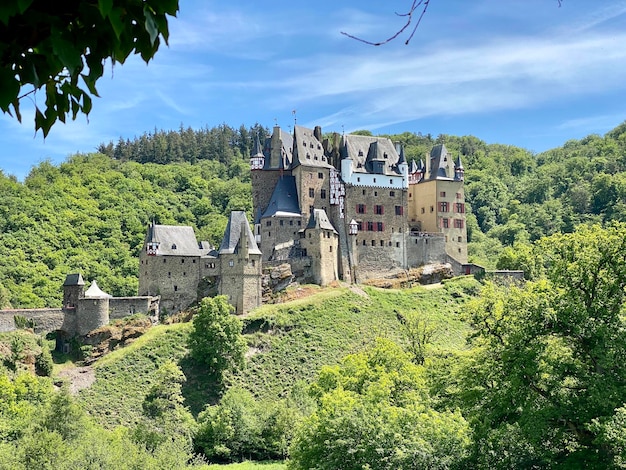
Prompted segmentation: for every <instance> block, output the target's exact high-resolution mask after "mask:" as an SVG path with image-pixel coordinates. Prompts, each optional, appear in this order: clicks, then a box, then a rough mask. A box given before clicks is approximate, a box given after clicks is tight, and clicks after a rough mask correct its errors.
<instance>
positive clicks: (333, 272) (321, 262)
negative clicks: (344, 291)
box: [300, 209, 339, 286]
mask: <svg viewBox="0 0 626 470" xmlns="http://www.w3.org/2000/svg"><path fill="white" fill-rule="evenodd" d="M303 235H304V237H303V238H302V239H301V241H300V243H301V245H302V246H303V248H304V249H306V253H307V255H308V256H309V257H310V258H311V271H312V275H313V280H314V282H315V283H316V284H319V285H321V286H325V285H328V284H330V283H331V282H332V281H336V280H338V279H339V266H338V259H339V254H338V250H339V234H338V233H337V230H335V227H333V225H332V224H331V223H330V220H329V219H328V216H327V215H326V212H325V211H324V210H323V209H314V210H313V212H312V213H311V217H310V218H309V223H308V224H307V226H306V228H305V229H304V232H303Z"/></svg>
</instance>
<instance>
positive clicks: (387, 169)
mask: <svg viewBox="0 0 626 470" xmlns="http://www.w3.org/2000/svg"><path fill="white" fill-rule="evenodd" d="M342 147H343V148H342V152H341V155H342V157H343V158H349V159H350V160H352V171H353V172H355V173H370V172H372V163H373V162H374V161H382V162H384V166H383V173H382V174H384V175H390V176H393V175H398V174H400V173H399V172H398V170H397V165H398V163H401V161H400V156H399V155H398V152H397V151H396V147H395V145H394V144H393V143H392V142H391V140H389V139H387V138H385V137H371V136H366V135H354V134H349V135H345V136H343V145H342Z"/></svg>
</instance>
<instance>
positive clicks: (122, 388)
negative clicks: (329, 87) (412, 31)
mask: <svg viewBox="0 0 626 470" xmlns="http://www.w3.org/2000/svg"><path fill="white" fill-rule="evenodd" d="M267 132H268V131H267V129H263V128H261V127H260V126H255V127H254V128H249V129H244V128H243V127H240V128H239V129H235V128H231V127H229V126H227V125H221V126H218V127H216V128H213V129H202V130H199V131H196V130H191V129H185V128H184V127H183V126H181V128H180V129H179V130H178V131H158V130H155V131H154V132H153V133H146V134H144V135H143V136H141V137H139V138H137V139H134V140H133V141H122V140H120V141H119V142H118V143H117V144H114V143H103V144H101V145H100V146H99V148H98V149H99V152H98V153H94V154H89V155H74V156H71V157H69V158H68V159H67V161H66V162H64V163H62V164H60V165H58V166H57V165H53V164H51V163H50V162H43V163H40V164H39V165H37V166H36V167H35V168H33V169H32V171H31V172H30V174H29V175H28V176H27V177H26V178H25V180H24V181H23V182H19V181H17V180H16V179H15V178H14V177H12V176H10V175H4V174H2V175H0V201H2V204H1V205H0V210H1V211H2V216H1V217H0V253H1V256H0V305H1V306H3V307H9V306H12V307H39V306H45V305H59V304H60V295H61V289H60V285H61V283H62V282H63V279H64V276H65V275H66V274H67V273H68V272H70V271H71V272H75V271H81V272H82V273H83V276H84V277H85V278H87V279H94V278H97V280H98V282H99V284H100V285H101V286H102V288H103V289H104V290H106V291H108V292H110V293H111V294H114V295H124V294H134V293H135V292H136V288H137V255H138V250H139V249H140V248H141V246H142V243H143V237H144V234H145V229H146V225H147V224H148V223H149V222H150V221H152V220H154V221H156V222H159V223H165V224H188V225H191V226H193V227H194V229H195V230H196V233H197V234H198V238H199V239H205V240H208V241H210V242H212V243H213V244H217V243H219V240H220V238H221V236H222V232H223V229H224V226H225V223H226V214H227V213H228V212H229V211H230V210H233V209H244V210H247V211H248V212H249V213H250V211H251V196H250V178H249V167H248V162H247V160H248V156H249V153H250V149H251V146H252V142H253V139H254V138H255V137H254V136H255V135H256V134H257V133H259V134H260V135H261V136H263V135H267ZM361 132H367V131H361ZM387 137H390V138H391V139H393V140H395V141H400V142H402V143H403V144H404V145H405V154H406V155H407V157H408V159H409V160H411V159H418V160H419V159H425V158H426V155H427V154H428V152H429V150H430V148H431V147H432V146H433V145H434V144H437V143H445V145H446V146H447V147H448V148H449V150H450V151H451V152H452V153H453V154H454V155H460V156H461V158H462V160H463V164H464V166H465V168H466V173H465V176H466V186H465V189H466V199H467V202H468V205H470V206H471V208H472V211H471V214H469V215H468V224H467V225H468V232H469V233H468V236H469V254H470V259H471V260H472V261H474V262H477V263H479V264H483V265H485V266H487V267H498V268H506V269H521V270H523V271H524V273H525V277H526V278H527V280H528V282H526V283H524V284H521V285H509V286H506V285H504V286H501V285H495V284H492V283H490V282H487V281H484V280H476V279H473V278H458V279H452V280H449V281H448V282H445V283H443V285H442V286H441V287H439V288H437V289H432V290H429V289H424V288H422V287H412V288H408V289H403V290H388V291H385V290H382V289H377V288H374V287H363V288H362V289H359V290H352V289H350V288H348V287H343V288H338V289H334V290H333V289H328V290H320V291H319V292H318V293H315V294H314V295H312V296H311V297H309V298H305V299H299V300H294V301H291V302H286V303H284V304H277V305H267V306H264V307H262V308H260V309H258V310H257V311H255V312H253V313H252V314H251V315H250V316H249V317H246V318H243V319H239V318H237V317H234V316H232V315H230V314H229V309H228V307H227V304H226V301H225V299H223V298H220V297H218V298H216V299H205V300H204V301H203V302H202V303H201V304H200V305H199V306H198V308H197V310H196V311H195V318H194V320H193V322H188V321H187V322H185V321H183V322H182V323H174V324H170V325H159V326H156V327H152V328H151V329H150V330H148V332H147V333H146V334H145V335H144V336H142V337H141V338H140V339H139V340H137V341H136V342H135V343H133V344H131V345H130V346H128V347H125V348H121V349H118V350H116V351H113V352H112V353H110V354H109V355H107V356H105V357H104V358H102V359H99V360H98V361H97V362H96V363H95V365H94V366H93V370H94V373H95V377H96V379H95V382H94V384H93V385H92V386H91V387H90V388H87V389H85V390H83V391H81V392H80V393H79V394H78V395H75V396H72V395H70V393H69V391H68V389H67V387H66V386H65V387H64V386H61V389H60V390H59V391H55V390H54V385H53V382H52V381H51V379H50V378H49V376H52V377H54V376H55V374H56V373H58V372H59V370H60V369H61V368H63V367H71V365H67V364H65V363H64V362H63V361H66V360H70V359H69V358H60V357H59V356H58V354H57V353H55V357H54V361H53V358H52V356H51V353H50V350H51V349H53V345H54V342H53V341H52V340H50V339H45V338H36V337H34V335H32V334H30V333H28V331H27V330H21V331H18V332H17V333H16V334H13V335H6V334H5V335H4V336H2V335H0V352H2V358H3V359H2V364H1V365H0V396H1V397H2V400H1V401H0V468H68V469H69V468H189V467H196V466H198V467H202V466H204V467H206V466H207V465H208V464H209V463H211V464H214V463H216V464H221V465H225V466H224V468H228V467H227V466H226V464H228V463H230V462H241V461H263V460H267V459H270V460H273V461H274V462H275V463H273V464H267V465H263V464H258V466H256V465H255V464H251V465H255V466H250V467H246V468H255V469H256V468H258V469H267V470H270V469H271V470H274V468H276V469H284V468H289V469H294V470H296V469H312V468H316V469H320V470H321V469H328V470H331V469H336V468H347V469H363V468H371V469H402V468H404V469H413V468H433V469H435V468H436V469H453V468H459V469H461V468H624V467H625V466H626V411H625V403H624V398H623V397H625V396H626V385H625V384H626V376H625V373H624V369H623V363H624V360H626V337H624V335H625V332H626V328H625V326H626V325H625V324H624V322H625V320H624V307H623V305H624V296H625V295H626V293H625V288H626V225H625V224H624V222H625V220H626V219H625V217H624V216H625V215H626V213H623V212H624V211H625V209H626V205H625V203H626V199H625V198H626V176H625V175H626V124H622V125H621V126H619V127H617V128H616V129H614V130H612V131H611V132H609V133H607V134H606V135H605V136H597V135H592V136H589V137H587V138H585V139H582V140H580V141H569V142H567V143H565V145H563V146H562V147H560V148H557V149H553V150H550V151H547V152H544V153H541V154H538V155H535V154H532V153H531V152H529V151H527V150H524V149H521V148H517V147H511V146H504V145H500V144H487V143H485V142H483V141H481V140H480V139H478V138H476V137H472V136H464V137H455V136H448V135H439V136H437V137H433V136H430V135H421V134H416V133H408V132H407V133H403V134H399V135H393V136H387ZM175 149H178V150H175ZM128 321H129V322H132V321H134V320H133V319H130V320H128ZM128 325H131V323H129V324H128ZM128 325H126V327H130V326H128ZM25 326H26V327H27V325H25ZM124 327H125V326H124V325H122V326H120V328H124ZM111 328H114V327H111ZM218 336H219V337H220V338H222V339H221V341H219V342H217V341H207V338H212V337H218ZM80 353H81V354H82V355H83V357H82V359H85V358H88V357H89V354H90V349H89V348H81V349H80ZM78 359H81V358H74V359H73V360H78ZM64 364H65V365H64ZM28 371H34V372H37V376H35V375H33V374H32V373H30V372H28ZM55 380H57V379H55ZM55 383H56V382H55ZM91 443H97V445H92V444H91ZM209 468H212V467H209ZM233 468H237V467H233ZM241 468H244V467H241Z"/></svg>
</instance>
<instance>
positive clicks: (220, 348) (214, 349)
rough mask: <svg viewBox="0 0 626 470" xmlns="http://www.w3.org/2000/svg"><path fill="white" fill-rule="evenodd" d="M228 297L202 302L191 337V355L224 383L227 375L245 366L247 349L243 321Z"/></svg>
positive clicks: (209, 298) (208, 298)
mask: <svg viewBox="0 0 626 470" xmlns="http://www.w3.org/2000/svg"><path fill="white" fill-rule="evenodd" d="M231 311H232V307H231V306H230V305H229V303H228V299H227V298H226V296H223V295H219V296H217V297H213V298H211V297H206V298H204V299H202V302H201V303H200V308H199V309H198V314H197V315H196V316H195V318H194V320H193V330H192V332H191V333H190V334H189V349H190V351H191V356H192V357H193V358H194V359H195V360H196V361H198V362H199V363H201V364H203V365H205V366H206V367H207V369H208V372H209V374H211V375H213V376H214V377H215V378H216V379H218V380H221V379H222V376H223V374H224V372H226V371H227V370H232V369H237V368H240V367H243V365H244V353H245V352H246V349H247V344H246V341H245V339H244V338H243V336H242V334H241V329H242V324H241V320H239V319H238V318H237V317H235V316H233V315H232V314H231Z"/></svg>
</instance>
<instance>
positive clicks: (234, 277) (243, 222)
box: [219, 211, 262, 315]
mask: <svg viewBox="0 0 626 470" xmlns="http://www.w3.org/2000/svg"><path fill="white" fill-rule="evenodd" d="M219 257H220V266H221V268H220V284H219V293H220V294H222V295H226V296H227V297H228V299H229V302H230V304H231V305H232V306H233V307H235V313H236V314H238V315H239V314H242V313H246V312H248V311H250V310H252V309H253V308H256V307H258V306H259V305H261V272H262V271H261V250H259V247H258V246H257V244H256V241H255V238H254V235H253V234H252V230H251V229H250V224H249V223H248V219H247V217H246V213H245V212H244V211H233V212H231V213H230V217H229V219H228V225H227V226H226V231H225V233H224V238H223V239H222V244H221V245H220V249H219Z"/></svg>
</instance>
